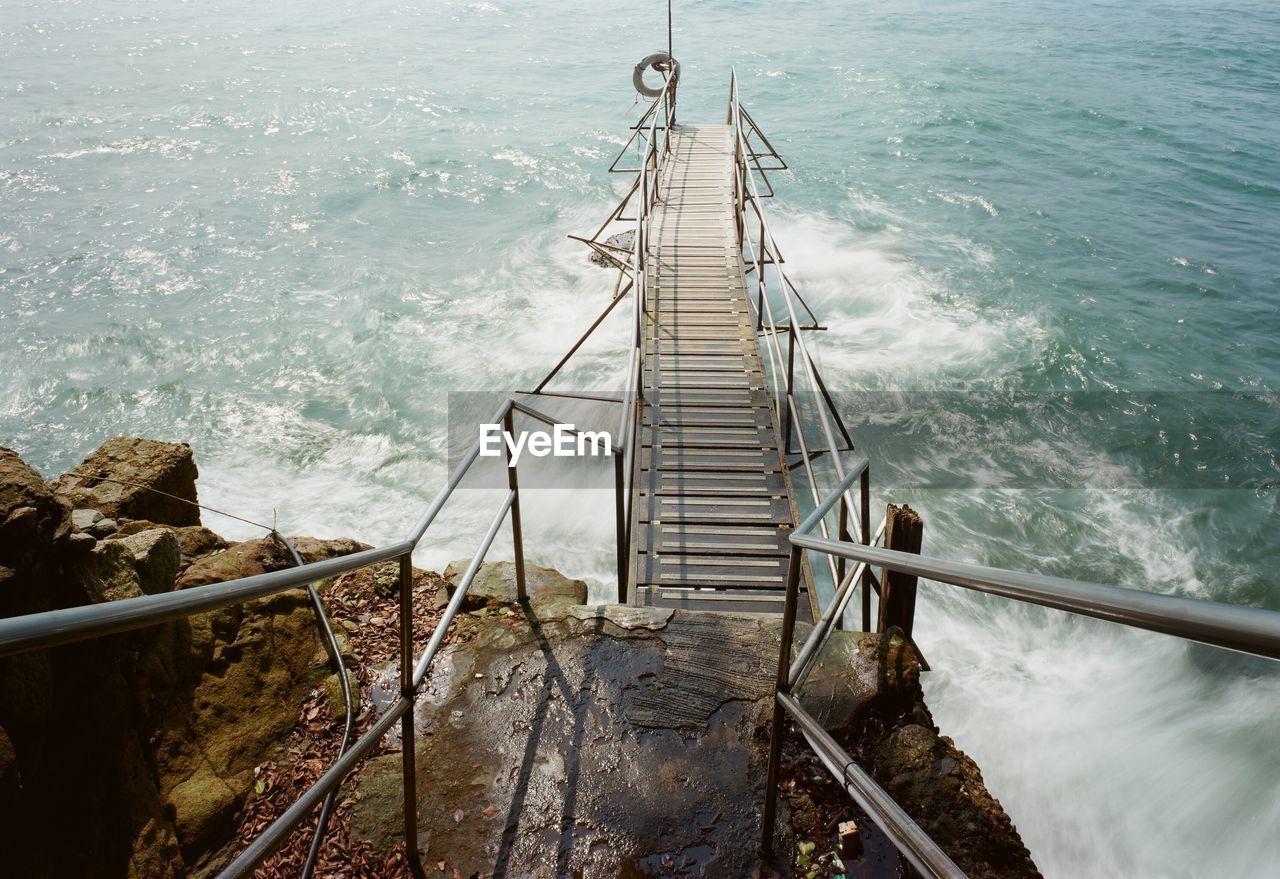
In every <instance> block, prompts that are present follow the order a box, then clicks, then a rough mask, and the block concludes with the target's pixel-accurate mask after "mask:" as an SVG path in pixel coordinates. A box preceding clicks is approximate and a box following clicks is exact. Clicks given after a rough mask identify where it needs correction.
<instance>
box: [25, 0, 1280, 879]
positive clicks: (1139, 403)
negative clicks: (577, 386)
mask: <svg viewBox="0 0 1280 879" xmlns="http://www.w3.org/2000/svg"><path fill="white" fill-rule="evenodd" d="M649 5H652V6H654V7H655V9H654V10H653V13H654V17H653V18H652V19H649V18H640V17H638V15H637V14H636V10H637V7H623V8H620V9H618V10H613V11H610V12H605V11H603V10H602V8H601V7H599V5H598V4H588V3H570V2H566V0H550V2H537V3H532V2H530V3H515V2H510V0H505V2H496V3H483V2H482V3H437V4H431V5H429V6H428V5H425V4H420V5H419V4H396V3H383V2H372V3H359V4H356V3H333V4H320V5H317V4H301V3H296V2H288V0H286V2H281V3H276V4H269V5H268V4H253V5H250V4H247V3H241V2H226V3H221V4H219V5H217V6H209V5H206V4H176V3H147V2H136V3H130V4H123V3H108V2H80V3H51V2H40V3H33V2H28V3H12V2H5V3H3V4H2V5H0V9H3V15H0V38H2V39H3V41H4V44H5V47H6V51H5V54H4V59H3V62H0V63H2V64H3V71H4V76H3V78H0V193H2V195H0V204H3V211H2V212H0V253H2V254H3V256H2V258H0V382H2V384H0V388H2V389H3V392H2V393H0V442H3V443H5V444H9V445H13V446H14V447H16V448H17V449H19V450H20V451H21V452H22V453H23V455H24V456H26V457H27V459H28V460H29V461H31V462H32V463H34V464H35V465H36V466H38V467H40V468H41V469H42V470H43V471H44V472H45V473H46V474H47V475H54V474H56V473H59V472H62V471H63V470H65V469H67V468H69V467H71V466H73V465H74V464H76V463H77V462H78V461H79V460H80V459H81V458H82V457H83V456H84V455H85V454H86V453H88V452H89V451H90V450H92V449H93V448H94V447H95V446H96V445H97V444H98V443H99V442H100V441H101V440H102V439H103V438H104V437H106V436H108V435H111V434H115V433H133V434H141V435H146V436H155V437H162V438H172V439H181V440H187V441H190V442H191V443H192V444H193V445H194V446H195V447H196V450H197V454H198V458H199V462H200V465H201V473H202V476H201V482H200V491H201V497H202V499H204V500H205V501H206V502H208V503H211V504H213V505H214V506H218V507H222V508H225V509H228V510H232V511H234V512H237V513H240V514H242V515H245V516H248V517H250V518H256V519H259V520H263V521H268V522H270V521H272V517H273V516H274V517H275V519H276V520H278V521H279V522H280V524H281V527H282V528H283V529H285V530H288V531H292V532H307V533H317V534H350V535H355V536H359V537H361V538H363V539H366V540H369V541H371V542H377V541H382V540H388V539H391V538H395V537H399V536H401V535H403V534H404V533H405V532H406V531H407V530H408V527H409V525H410V524H411V523H412V522H413V521H414V519H415V518H416V516H417V515H418V513H419V512H420V511H421V509H422V508H423V506H424V505H425V503H426V501H427V500H428V499H429V498H430V496H431V495H432V494H433V493H434V491H435V490H436V488H437V487H438V486H439V484H440V482H441V479H442V477H443V474H444V458H445V455H446V448H445V414H446V404H447V399H446V394H447V393H448V392H449V391H458V390H501V389H506V388H511V387H518V386H524V385H527V384H528V383H530V382H531V381H533V380H536V379H537V378H538V377H539V375H540V374H541V372H542V371H543V370H544V369H545V368H546V367H548V366H549V365H550V364H552V363H554V361H555V360H556V359H557V358H558V357H559V355H560V354H561V353H562V351H563V349H564V348H565V346H566V344H567V343H568V342H569V341H571V339H572V338H573V337H574V336H576V333H577V331H578V330H579V329H580V328H583V327H585V325H586V323H587V322H588V321H589V320H590V319H591V317H592V316H593V315H594V313H595V311H596V310H598V308H599V307H600V306H602V305H603V302H604V298H605V297H606V296H607V292H608V280H609V279H608V276H607V275H606V274H605V273H603V272H601V271H600V270H599V269H596V268H593V267H591V266H589V265H587V264H586V262H585V259H584V251H583V250H582V249H581V245H577V244H575V243H574V242H572V241H569V240H567V239H566V238H565V237H564V236H565V235H566V234H567V233H570V232H573V233H579V234H582V233H589V232H590V231H591V230H592V229H593V228H594V226H595V224H596V223H597V222H598V221H599V219H601V218H602V217H603V216H604V214H605V213H606V212H607V211H608V210H609V208H610V207H611V206H612V201H613V200H614V198H615V194H616V192H617V188H618V187H619V186H620V185H621V183H620V181H619V179H618V178H617V177H612V178H611V177H610V176H609V175H607V174H606V173H605V169H606V168H607V166H608V163H609V161H610V160H611V159H612V157H613V154H614V152H615V151H616V150H617V148H618V146H619V145H620V144H621V142H622V138H621V134H622V133H623V132H624V131H625V126H626V125H627V124H628V122H629V121H631V120H633V119H634V118H635V115H636V112H637V110H636V109H634V108H632V102H633V95H632V93H631V91H630V86H629V78H630V68H631V65H632V64H634V62H635V61H636V60H638V59H639V58H640V57H641V56H642V55H644V54H647V53H648V52H650V51H653V50H654V49H656V48H658V47H659V46H661V45H662V44H663V43H664V42H665V30H664V26H663V23H662V22H661V20H660V17H659V16H658V15H657V9H656V6H657V4H649ZM676 6H677V28H676V32H675V46H676V54H677V55H678V56H679V57H680V58H681V59H682V62H683V65H684V83H683V85H682V88H681V91H680V100H681V113H682V116H683V118H685V119H687V120H711V119H716V118H719V116H720V114H721V113H722V112H723V103H724V100H725V95H726V86H727V81H728V74H729V68H730V66H731V65H736V67H737V70H738V72H739V75H740V77H741V79H742V94H743V100H744V102H745V103H746V105H747V106H748V108H750V109H751V110H752V111H753V114H754V116H755V117H756V119H757V120H759V121H760V122H761V124H762V125H763V126H764V127H765V129H766V131H767V132H768V134H769V135H770V137H771V139H772V140H773V142H774V143H775V144H776V145H777V146H778V148H779V149H780V150H781V152H782V153H783V154H784V155H785V157H786V158H787V159H788V161H789V162H790V164H791V166H792V168H793V169H794V170H793V171H792V172H790V173H788V174H782V175H777V177H776V179H775V182H776V184H777V186H778V189H779V198H778V199H776V201H775V203H773V204H772V205H771V206H770V207H771V208H772V209H773V211H774V212H775V215H776V220H775V225H776V227H777V228H776V231H777V234H778V236H779V238H780V240H781V243H782V245H783V248H784V252H785V254H786V256H787V259H788V262H789V267H790V270H791V273H792V275H793V276H794V278H795V280H796V281H797V282H798V284H799V285H800V287H801V290H802V291H803V292H804V293H805V295H806V296H807V298H808V299H809V300H810V301H811V302H812V303H813V304H814V306H815V308H817V309H818V310H819V312H820V314H821V315H822V316H823V317H824V319H825V320H826V321H827V323H828V324H829V326H830V331H829V332H827V333H824V334H822V335H821V336H820V337H818V338H817V343H818V345H819V346H820V349H821V359H822V362H823V366H824V369H825V371H826V374H827V377H828V380H829V381H830V382H831V383H832V385H833V386H834V387H835V388H836V391H837V396H838V397H839V398H840V401H841V404H842V407H843V408H844V410H845V411H846V412H847V413H848V416H849V417H848V420H849V424H850V428H851V430H852V431H853V433H854V438H855V440H856V441H857V442H858V444H859V446H860V449H861V450H862V451H865V452H867V453H869V454H870V455H871V456H872V460H873V462H874V465H873V479H874V481H875V486H876V493H877V502H878V503H881V502H883V501H886V500H893V501H903V500H906V501H908V502H910V503H911V504H912V505H913V506H917V507H919V508H920V509H921V510H922V511H923V512H924V515H925V519H926V551H927V552H931V553H935V554H938V555H945V556H947V557H953V558H961V559H969V560H976V561H981V562H985V563H991V564H1000V565H1008V566H1014V567H1025V568H1031V569H1035V570H1041V571H1046V572H1049V573H1055V574H1062V575H1069V576H1077V577H1084V578H1091V579H1097V580H1100V581H1104V582H1113V583H1120V584H1124V585H1129V586H1134V587H1139V588H1145V589H1155V590H1159V591H1163V592H1169V593H1174V594H1185V595H1193V596H1197V597H1203V598H1213V599H1218V600H1229V601H1235V602H1243V603H1248V604H1254V605H1261V606H1267V607H1271V608H1280V587H1277V585H1276V582H1275V573H1274V572H1275V571H1276V570H1277V567H1278V566H1280V528H1277V525H1278V524H1280V511H1278V510H1277V503H1276V486H1277V469H1278V463H1277V455H1278V454H1280V452H1278V449H1280V415H1278V414H1277V397H1276V394H1277V388H1278V386H1280V333H1278V332H1277V331H1278V330H1280V314H1278V313H1277V310H1278V308H1280V257H1278V256H1277V251H1276V248H1275V243H1276V241H1277V240H1280V153H1277V150H1276V147H1275V144H1276V142H1277V140H1278V139H1280V8H1277V7H1275V6H1274V5H1273V4H1267V3H1248V2H1246V3H1210V2H1203V0H1185V2H1170V3H1160V4H1121V3H1097V2H1065V0H1064V2H1057V0H1054V2H1049V0H1033V2H1023V3H1011V2H1009V3H1006V2H977V0H974V2H957V3H949V4H925V3H909V2H908V3H902V2H898V3H868V4H860V5H856V6H855V5H852V4H841V3H831V2H815V3H807V4H796V5H794V6H781V5H780V4H767V3H762V2H727V0H713V2H705V3H699V4H682V3H677V4H676ZM682 6H687V7H688V8H685V9H681V8H680V7H682ZM645 11H646V12H647V11H648V10H647V7H646V8H645ZM629 108H630V115H626V114H627V112H628V110H629ZM622 350H623V333H622V330H621V327H620V326H617V327H612V326H611V327H610V328H609V329H608V330H607V331H606V332H605V333H604V334H603V336H602V337H601V338H600V339H599V340H597V341H595V342H593V343H592V345H591V346H590V347H589V348H588V350H587V351H585V352H584V355H583V356H582V357H581V358H580V360H579V361H577V365H576V366H575V367H574V371H573V375H572V380H573V381H576V382H581V383H582V384H584V385H588V384H595V385H604V386H607V385H609V384H611V383H612V384H613V385H614V386H615V387H616V386H617V383H618V382H619V381H620V379H619V378H618V376H619V374H620V372H621V367H622V361H621V359H620V352H621V351H622ZM491 503H492V498H491V496H490V495H488V494H487V493H484V492H472V493H467V494H464V495H462V496H460V498H459V500H458V502H457V504H456V506H455V507H451V515H450V516H449V518H448V519H447V520H446V521H444V522H442V523H441V528H440V531H439V534H438V535H437V536H436V537H435V538H434V539H433V540H432V541H430V543H429V545H428V546H426V547H425V548H424V550H423V551H422V553H421V561H422V562H423V563H426V564H433V565H438V564H442V563H443V562H444V561H447V560H448V559H449V558H452V557H456V556H459V555H462V554H464V553H469V551H470V547H471V545H473V543H474V540H475V539H476V537H477V536H478V530H479V529H480V528H481V526H482V522H483V521H484V520H486V519H487V517H488V515H489V510H490V508H491V507H490V504H491ZM525 503H526V509H527V510H530V512H527V513H526V515H527V516H528V517H529V518H530V519H531V520H532V521H531V522H530V525H529V528H530V530H531V531H532V532H533V533H532V534H531V535H530V537H529V545H530V547H531V548H533V549H534V550H535V551H534V553H533V555H534V556H535V557H536V559H537V560H539V561H542V562H544V563H548V564H555V565H557V566H560V567H562V568H564V569H566V570H569V571H573V572H575V573H578V574H579V575H584V576H588V577H589V578H591V580H592V583H593V588H594V589H595V591H596V593H597V594H598V595H605V594H606V593H607V592H608V590H609V588H610V576H611V574H610V565H611V552H612V550H611V547H610V543H609V541H610V540H611V526H610V524H609V523H610V522H611V518H610V517H611V515H612V506H611V504H612V500H611V498H610V497H608V496H607V493H605V492H578V493H572V492H566V493H563V494H556V493H553V492H538V493H531V496H530V497H529V498H528V499H526V502H525ZM210 524H212V525H214V526H215V527H217V528H218V529H219V530H221V531H223V532H224V533H227V534H229V535H232V536H241V535H246V536H247V535H248V534H249V533H251V532H250V530H249V529H248V528H247V526H242V525H238V524H236V523H232V522H219V521H216V520H213V519H210ZM435 533H436V532H435V531H434V530H433V534H435ZM496 551H497V552H499V553H502V552H504V551H505V552H509V549H508V548H506V547H502V546H499V548H498V550H496ZM921 605H922V606H921V612H920V614H921V615H920V618H919V621H918V625H917V637H918V640H919V641H920V643H921V645H922V646H923V647H924V649H925V651H926V654H927V656H928V658H929V659H930V661H931V662H932V664H933V666H934V668H935V669H936V670H935V671H934V672H933V673H932V674H931V675H929V676H927V681H926V686H927V689H928V695H929V701H930V704H931V706H932V707H933V709H934V712H935V714H936V716H937V719H938V721H939V723H940V725H941V726H942V728H943V730H944V731H945V732H947V733H949V734H951V735H953V736H954V737H955V739H956V741H957V743H958V744H959V745H960V747H962V748H964V749H965V750H966V751H968V752H969V753H970V754H972V755H973V756H974V757H975V758H976V759H977V760H978V762H979V764H980V765H981V766H982V767H983V771H984V775H985V777H986V780H987V782H988V783H989V785H990V787H991V788H992V790H993V792H994V793H995V794H996V795H997V796H998V797H999V798H1000V799H1001V800H1002V802H1003V803H1004V804H1005V806H1006V807H1007V808H1008V810H1009V812H1010V814H1011V815H1012V816H1013V818H1014V821H1015V822H1016V823H1017V825H1018V827H1019V829H1020V830H1021V831H1022V833H1023V836H1024V838H1025V840H1026V841H1027V843H1028V845H1029V846H1030V848H1031V850H1032V852H1033V853H1034V854H1035V855H1036V858H1037V860H1038V862H1039V863H1040V864H1041V865H1042V867H1043V869H1044V872H1045V874H1046V875H1047V876H1050V877H1077V876H1078V877H1111V876H1114V877H1133V876H1150V877H1201V876H1222V877H1255V876H1257V877H1261V876H1267V875H1271V874H1272V871H1273V870H1274V865H1275V864H1276V863H1280V833H1277V828H1278V827H1280V734H1278V733H1277V731H1276V730H1277V727H1276V723H1275V718H1276V716H1277V709H1278V708H1280V677H1278V676H1277V674H1276V671H1275V670H1274V669H1272V668H1269V667H1267V666H1266V665H1264V664H1258V663H1251V662H1246V661H1243V660H1240V659H1238V658H1235V657H1231V656H1225V655H1222V654H1220V653H1218V652H1216V651H1212V650H1209V649H1207V648H1203V649H1202V648H1192V647H1188V646H1186V645H1183V644H1180V643H1177V642H1173V641H1172V640H1171V639H1164V638H1159V637H1156V636H1147V635H1143V634H1136V633H1129V632H1125V631H1121V630H1119V629H1117V628H1115V627H1111V626H1107V625H1105V624H1102V623H1091V622H1087V621H1078V620H1071V619H1068V618H1065V617H1064V616H1062V615H1059V614H1051V613H1048V612H1043V613H1041V612H1036V611H1032V610H1028V609H1024V608H1018V607H1014V606H1010V605H1008V604H1007V603H1003V602H1000V601H998V600H994V599H990V600H988V599H981V598H975V597H973V596H967V595H963V594H959V593H958V592H955V591H953V590H949V589H947V588H945V587H938V586H926V587H923V591H922V595H921Z"/></svg>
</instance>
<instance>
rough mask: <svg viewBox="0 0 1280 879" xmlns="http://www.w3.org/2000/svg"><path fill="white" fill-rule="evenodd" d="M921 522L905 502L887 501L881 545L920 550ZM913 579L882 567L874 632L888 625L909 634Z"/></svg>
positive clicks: (910, 576)
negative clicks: (895, 503)
mask: <svg viewBox="0 0 1280 879" xmlns="http://www.w3.org/2000/svg"><path fill="white" fill-rule="evenodd" d="M923 533H924V522H923V521H921V519H920V514H919V513H917V512H916V511H915V510H913V509H911V508H910V507H909V506H907V505H906V504H903V505H902V506H900V507H899V506H895V505H893V504H889V506H888V509H887V510H886V511H885V528H884V547H885V549H896V550H897V551H898V552H913V553H917V554H918V553H919V552H920V538H921V536H922V535H923ZM916 580H917V578H916V577H914V576H912V575H910V574H902V573H899V572H897V571H889V570H886V571H885V573H884V582H883V583H882V584H881V591H880V617H879V620H878V622H877V624H876V631H877V632H881V633H883V632H887V631H889V627H890V626H897V627H898V628H900V629H902V631H903V632H904V633H905V634H906V636H907V638H910V637H911V625H912V623H913V622H914V620H915V615H916Z"/></svg>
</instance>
